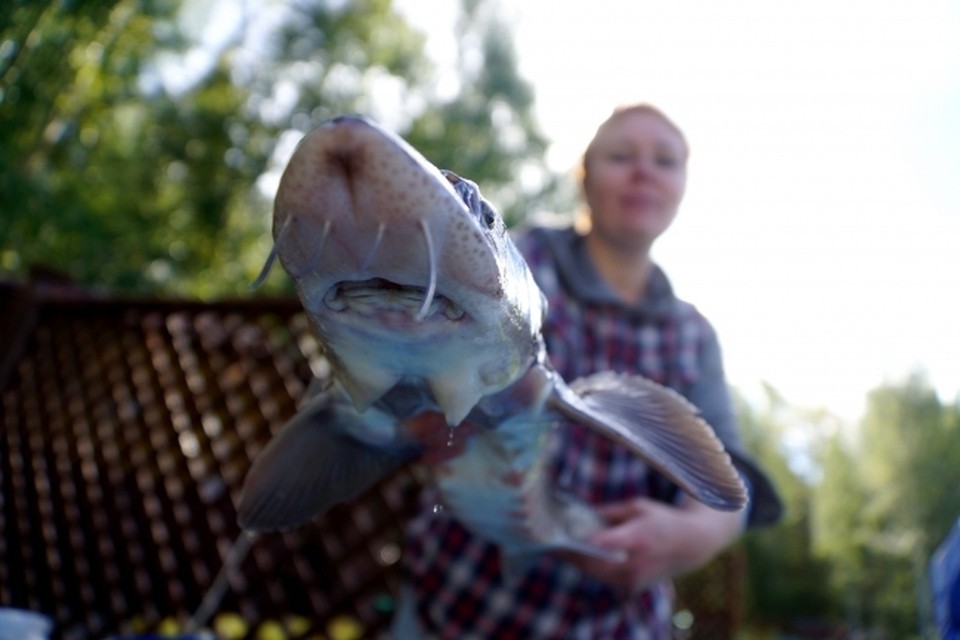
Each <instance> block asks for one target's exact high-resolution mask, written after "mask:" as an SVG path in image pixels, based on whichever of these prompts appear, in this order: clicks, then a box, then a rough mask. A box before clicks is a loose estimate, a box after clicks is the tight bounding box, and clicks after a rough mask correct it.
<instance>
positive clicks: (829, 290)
mask: <svg viewBox="0 0 960 640" xmlns="http://www.w3.org/2000/svg"><path fill="white" fill-rule="evenodd" d="M456 4H457V3H455V2H453V0H450V1H449V2H445V3H434V2H430V3H425V2H421V1H419V0H399V2H398V5H399V6H400V8H401V10H403V11H404V12H405V13H406V14H407V15H408V16H409V18H410V19H411V21H412V22H413V23H414V24H416V25H417V26H419V27H420V28H422V29H424V30H425V31H426V33H427V34H428V52H429V53H430V54H431V56H432V57H434V58H435V59H437V60H440V61H442V60H445V59H449V58H450V56H451V55H452V53H451V52H452V51H453V47H454V42H453V33H452V26H451V25H452V20H453V17H454V9H455V7H456ZM501 8H502V13H501V15H502V17H503V19H504V20H505V22H506V23H507V24H508V26H509V27H510V28H511V29H512V30H513V33H514V43H515V47H516V51H517V56H518V63H519V71H520V73H521V75H522V76H523V77H524V78H526V79H527V80H528V81H529V82H530V83H531V84H532V86H533V88H534V91H535V95H536V107H535V114H536V116H537V119H538V121H539V123H540V125H541V127H542V130H543V132H544V133H545V134H546V136H547V137H548V138H549V139H550V140H551V141H552V144H551V148H550V151H549V155H548V160H549V162H550V164H551V166H553V167H554V168H555V169H557V170H560V171H568V170H572V169H573V168H574V167H575V165H576V163H577V161H578V159H579V156H580V153H581V152H582V150H583V148H584V147H585V146H586V144H587V142H588V141H589V139H590V137H591V135H592V133H593V131H594V130H595V128H596V126H597V125H598V124H599V123H600V121H601V120H603V119H604V118H605V117H606V116H607V115H608V114H609V113H610V111H611V110H612V109H613V107H614V106H616V105H617V104H621V103H626V102H634V101H644V102H651V103H653V104H655V105H657V106H659V107H660V108H662V109H663V110H665V111H666V112H667V113H668V114H669V115H670V116H671V117H672V118H673V119H674V120H675V121H676V122H677V123H678V124H679V125H680V126H681V128H683V129H684V131H685V133H686V135H687V137H688V139H689V141H690V145H691V148H692V155H691V159H690V166H689V176H688V184H687V195H686V198H685V200H684V204H683V206H682V207H681V212H680V216H679V217H678V219H677V222H676V223H675V224H674V227H673V228H672V229H671V230H670V231H669V232H668V233H667V235H665V236H664V237H663V238H662V239H661V240H660V242H659V243H658V245H657V246H656V247H655V250H654V257H655V259H656V260H657V261H658V262H659V263H660V264H661V265H662V266H663V267H664V269H665V270H666V271H667V273H668V275H669V276H670V278H671V280H672V282H673V284H674V288H675V289H676V291H677V293H678V295H680V296H681V297H683V298H685V299H687V300H689V301H690V302H693V303H694V304H695V305H696V306H697V307H698V308H700V309H701V311H703V312H704V313H705V314H706V315H707V317H708V318H709V319H710V320H711V322H712V323H713V324H714V326H715V327H716V329H717V331H718V333H719V335H720V340H721V345H722V347H723V350H724V357H725V364H726V368H727V374H728V377H729V378H730V381H731V383H733V384H734V385H735V386H737V387H738V388H739V389H740V390H741V391H743V392H744V393H746V394H747V395H748V397H750V396H751V395H752V394H754V393H756V392H757V390H759V388H760V386H759V385H760V383H761V382H766V383H769V384H771V385H772V386H773V387H775V388H776V389H777V390H778V391H779V392H780V393H781V394H782V395H783V396H784V397H785V398H786V399H787V400H788V401H789V402H791V404H794V405H797V406H804V407H811V408H826V409H829V410H830V411H832V412H834V413H836V414H837V415H839V416H841V417H845V418H848V419H856V418H858V417H859V416H860V415H861V414H862V412H863V409H864V408H865V402H866V396H867V393H868V392H869V390H870V389H872V388H875V387H876V386H878V385H880V384H883V383H886V382H892V383H897V382H901V381H903V380H904V379H905V378H906V377H907V376H908V375H909V374H910V373H911V372H914V371H924V372H926V374H927V376H928V378H929V380H930V382H931V383H932V384H933V385H934V386H935V388H936V389H937V390H938V392H939V393H940V396H941V399H942V400H943V401H945V402H952V401H953V400H954V399H955V398H956V397H957V395H958V393H960V295H958V291H957V289H958V284H960V282H958V281H960V257H958V255H960V37H957V34H960V2H958V1H957V0H952V1H948V0H899V1H892V0H879V1H878V0H870V1H865V0H844V1H843V2H836V1H835V0H805V1H804V2H786V1H781V0H753V1H730V2H726V1H724V2H721V1H714V2H707V1H695V0H670V1H663V0H659V1H646V0H633V1H626V0H620V1H617V0H591V1H590V2H589V3H584V2H557V1H556V0H524V2H522V3H520V2H518V3H507V2H503V1H501Z"/></svg>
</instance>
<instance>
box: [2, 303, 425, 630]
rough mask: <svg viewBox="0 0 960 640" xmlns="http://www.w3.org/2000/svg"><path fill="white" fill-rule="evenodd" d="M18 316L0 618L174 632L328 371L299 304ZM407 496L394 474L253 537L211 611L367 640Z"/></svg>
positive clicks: (50, 309) (6, 391)
mask: <svg viewBox="0 0 960 640" xmlns="http://www.w3.org/2000/svg"><path fill="white" fill-rule="evenodd" d="M7 311H12V309H10V308H9V307H8V309H7ZM17 312H18V313H19V314H21V317H27V316H31V317H32V318H33V322H32V327H31V330H30V331H29V332H28V337H27V342H26V344H25V345H22V346H21V347H20V349H19V354H20V355H19V358H18V359H17V362H16V365H15V367H13V369H12V370H11V371H10V372H9V374H8V376H7V377H8V380H7V382H6V385H5V386H4V388H3V392H2V396H0V400H2V404H0V421H2V422H0V425H2V429H0V500H2V503H0V514H2V519H0V604H2V605H5V606H15V607H22V608H27V609H32V610H35V611H42V612H45V613H47V614H48V615H50V616H51V617H52V618H53V619H54V620H55V623H56V628H57V635H58V637H64V638H71V639H72V638H76V639H81V638H99V637H104V636H106V635H108V634H110V633H116V632H125V633H131V632H133V631H137V630H144V629H151V630H152V629H156V628H157V627H158V626H160V625H162V624H163V623H164V621H165V620H167V621H169V619H171V618H174V619H179V620H183V619H185V617H186V616H187V615H188V614H189V613H190V612H192V611H193V610H194V609H195V608H196V607H197V606H198V604H199V603H200V600H201V598H202V596H203V594H204V592H205V590H206V588H207V587H208V586H209V584H210V583H211V581H212V580H213V578H214V576H215V574H216V572H217V571H218V570H219V568H220V565H221V562H222V558H223V557H224V556H225V555H226V553H227V551H228V549H229V547H230V545H231V543H232V542H233V540H234V538H235V537H236V536H237V534H238V527H237V525H236V523H235V521H236V513H235V509H234V504H235V503H236V501H237V498H238V496H239V491H240V488H241V486H242V482H243V478H244V475H245V474H246V471H247V469H248V468H249V466H250V463H251V460H252V459H253V458H254V457H255V456H256V455H257V453H258V452H259V451H260V450H261V449H262V448H263V446H264V445H265V444H266V443H267V441H268V440H269V439H270V437H271V436H272V434H273V433H274V432H275V431H276V430H277V429H278V428H279V427H280V426H281V425H282V424H283V423H284V421H285V420H286V419H287V418H288V417H289V416H290V415H292V414H293V413H294V411H295V409H296V404H297V399H298V398H299V397H300V395H301V394H302V392H303V390H304V388H305V384H306V383H307V381H308V380H309V378H310V376H311V373H312V371H313V370H315V371H316V372H317V373H319V374H321V375H322V374H323V373H324V362H323V360H322V358H321V356H320V352H319V348H318V346H317V344H316V342H315V340H314V339H313V338H312V337H311V335H310V333H309V331H308V329H307V323H306V320H305V318H304V316H303V315H302V314H301V313H300V312H299V305H298V304H297V303H296V302H295V301H292V300H291V301H278V302H265V303H261V302H256V303H244V302H240V303H224V304H212V305H203V304H177V303H169V304H164V303H117V302H104V301H91V300H86V301H50V300H47V301H33V305H32V308H29V309H27V308H25V307H24V308H20V309H17ZM7 347H8V348H9V347H10V344H9V343H7ZM418 488H419V481H418V479H417V478H416V477H415V475H413V472H412V471H407V472H404V473H402V474H400V475H398V476H396V477H394V478H392V479H391V480H390V481H389V482H387V483H385V484H383V485H382V486H380V487H378V488H377V489H376V490H374V491H372V492H370V493H369V494H368V495H366V496H365V497H364V498H363V499H362V500H359V501H357V502H356V503H355V504H354V505H351V506H350V507H339V508H337V509H335V510H334V511H333V512H331V513H330V514H329V516H328V517H326V518H324V519H322V520H321V521H318V522H317V523H315V524H311V525H309V526H306V527H303V528H301V529H299V530H297V531H295V532H292V533H289V534H284V535H266V536H261V537H260V538H259V540H258V541H257V543H256V544H255V546H254V547H253V550H252V551H251V553H250V556H249V557H248V559H247V560H246V561H245V562H244V563H243V565H242V570H241V572H240V573H239V574H238V575H237V576H236V578H235V579H234V580H233V581H232V583H231V587H232V588H231V589H230V591H229V593H228V595H227V597H226V599H225V600H224V602H223V604H222V606H221V612H224V611H226V612H234V613H237V614H239V616H240V617H241V618H242V619H244V620H246V621H247V622H248V625H247V630H246V632H245V635H249V636H250V637H254V636H255V634H256V632H257V625H258V624H259V623H261V622H263V621H271V624H275V622H276V621H281V622H282V621H285V620H288V619H290V617H291V616H294V617H296V619H297V620H298V624H297V625H294V626H295V627H296V629H294V631H298V632H297V633H295V634H294V633H292V632H291V634H290V635H296V636H307V635H315V634H322V635H321V637H322V636H323V635H326V632H327V631H328V629H326V624H327V623H328V622H329V621H330V620H334V619H338V620H341V622H342V621H343V620H348V621H351V624H354V626H355V625H356V624H357V623H359V624H360V625H362V626H363V628H365V629H367V630H368V631H367V633H368V634H375V633H376V632H377V631H378V630H380V629H382V628H383V627H384V625H385V623H386V620H387V618H388V616H389V614H390V607H391V598H390V596H391V593H392V592H393V591H394V590H395V587H396V582H397V575H396V573H397V569H396V567H397V564H396V563H397V560H398V558H399V549H400V535H401V530H400V528H401V525H402V523H403V521H404V519H405V518H406V517H407V515H408V513H409V512H410V510H411V508H412V506H413V504H414V501H415V495H416V492H417V490H418ZM303 620H307V621H308V624H306V625H305V624H303ZM168 626H169V625H168Z"/></svg>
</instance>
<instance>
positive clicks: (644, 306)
mask: <svg viewBox="0 0 960 640" xmlns="http://www.w3.org/2000/svg"><path fill="white" fill-rule="evenodd" d="M517 244H518V247H519V249H520V251H521V252H522V253H523V255H524V257H525V258H526V259H527V262H528V263H529V265H530V268H531V269H532V270H533V274H534V277H535V278H536V280H537V283H538V284H539V285H540V287H541V289H542V290H543V292H544V294H545V295H546V296H547V300H548V303H549V311H548V315H547V320H546V323H545V326H544V329H543V333H544V337H545V339H546V343H547V352H548V354H549V357H550V360H551V361H552V363H553V365H554V366H555V367H556V369H557V371H558V372H559V373H560V374H561V375H562V376H563V377H564V379H566V380H568V381H572V380H574V379H576V378H578V377H581V376H584V375H587V374H590V373H594V372H596V371H602V370H614V371H621V372H631V373H639V374H642V375H644V376H647V377H648V378H651V379H653V380H656V381H657V382H659V383H661V384H664V385H667V386H669V387H672V388H674V389H676V390H677V391H679V392H680V393H682V394H684V395H685V396H687V398H688V399H690V400H691V401H692V402H693V403H694V404H696V405H697V406H699V408H700V410H701V412H702V414H703V417H704V418H705V419H706V420H707V422H708V423H710V424H711V425H713V426H714V428H715V429H716V430H717V433H718V435H719V436H720V437H721V439H723V440H724V441H725V442H727V443H728V445H733V446H735V447H736V448H739V439H738V436H737V427H736V423H735V420H734V418H733V413H732V410H731V403H730V398H729V395H728V392H727V387H726V382H725V380H724V376H723V369H722V366H721V364H720V351H719V347H718V344H717V340H716V337H715V334H714V332H713V329H712V328H711V327H710V325H709V324H708V323H707V321H706V320H705V319H704V317H703V316H702V315H700V314H699V313H698V312H697V311H696V309H695V308H694V307H693V306H692V305H689V304H687V303H685V302H682V301H680V300H678V299H677V298H676V297H675V296H674V294H673V291H672V289H671V287H670V284H669V282H668V281H667V279H666V276H664V274H663V272H662V271H660V270H659V268H658V269H655V272H654V274H653V277H652V278H651V282H650V284H649V286H648V289H647V292H646V295H645V298H644V300H642V301H641V302H640V303H639V304H638V305H634V306H628V305H625V304H624V303H623V302H622V301H620V300H619V299H618V298H617V297H616V295H615V294H614V293H613V292H612V291H611V290H610V289H608V288H607V287H606V285H605V284H604V283H603V282H602V281H601V280H600V278H599V276H598V275H597V274H596V272H595V271H594V269H593V267H592V265H591V264H590V262H589V259H588V258H587V255H586V252H585V250H584V247H583V239H582V237H580V236H578V235H577V234H576V233H574V232H573V231H572V230H570V229H552V230H547V229H540V228H538V229H532V230H530V231H529V232H527V233H526V234H524V235H523V236H522V237H520V238H519V240H518V243H517ZM557 433H558V436H557V437H556V438H554V442H553V443H552V452H553V457H552V462H553V472H554V474H555V477H556V480H557V482H558V483H559V484H560V485H561V486H562V487H563V488H564V489H565V490H567V491H570V492H571V493H573V494H575V495H577V496H579V497H580V498H582V499H584V500H585V501H587V502H591V503H602V502H608V501H613V500H624V499H628V498H631V497H635V496H650V495H653V496H655V497H658V498H660V499H666V500H670V499H672V498H673V488H672V487H671V486H670V485H669V484H668V483H667V482H666V481H665V480H664V479H663V478H662V477H660V476H658V475H657V474H655V473H654V472H652V471H650V470H649V469H648V468H647V467H646V465H644V464H643V462H641V461H640V460H638V459H637V458H636V456H634V455H633V454H631V453H630V452H629V451H627V450H626V449H625V448H623V447H621V446H620V445H617V444H615V443H613V442H611V441H609V440H607V439H605V438H603V437H601V436H598V435H596V434H595V433H594V432H592V431H590V430H588V429H586V428H583V427H581V426H578V425H567V426H565V427H563V428H561V429H559V430H557ZM435 504H436V497H435V494H433V492H432V491H427V492H426V494H425V496H424V499H423V510H422V513H421V514H420V515H419V516H418V517H417V518H415V519H414V521H413V522H412V523H411V526H410V528H409V531H408V543H407V548H406V552H405V554H404V558H405V569H406V572H407V576H406V578H407V584H406V587H405V589H406V591H405V594H404V598H403V602H402V603H401V607H402V609H404V610H405V611H406V613H405V615H404V616H398V618H404V619H405V621H404V622H403V623H400V622H399V621H398V623H397V625H395V629H396V632H397V637H398V638H399V637H407V636H406V635H404V634H403V633H402V632H401V628H402V627H403V626H404V624H412V623H413V620H414V619H415V620H416V622H415V624H416V626H417V627H418V630H417V631H416V632H414V633H412V635H410V636H409V637H419V638H450V639H454V638H455V639H457V640H465V639H470V638H474V639H482V638H496V639H498V640H507V639H510V638H518V639H524V640H530V639H533V638H544V639H545V638H558V639H559V638H563V639H571V638H584V639H591V640H594V639H597V638H617V639H619V638H631V639H645V640H665V639H666V638H670V637H671V629H672V624H671V616H672V604H673V589H672V585H671V584H670V583H669V582H663V583H659V584H656V585H654V586H652V587H650V588H649V589H646V590H644V591H639V592H635V593H632V594H630V595H625V594H624V592H623V591H622V590H617V589H614V588H611V587H608V586H606V585H604V584H602V583H599V582H597V581H595V580H592V579H591V578H589V577H587V576H585V575H584V574H582V573H581V572H580V571H579V570H578V569H577V568H575V567H574V566H573V565H571V564H569V563H566V562H564V561H562V560H559V559H557V558H556V557H553V556H551V555H550V554H544V555H543V556H542V557H540V558H539V560H538V561H537V563H536V565H535V566H533V567H532V568H531V569H530V570H528V571H527V572H526V573H524V574H522V575H521V576H511V578H510V579H505V578H504V576H503V575H502V573H501V564H500V554H499V551H498V548H497V547H496V546H495V545H493V544H491V543H489V542H487V541H485V540H483V539H480V538H477V537H476V536H474V535H473V534H471V533H469V532H468V531H467V530H466V529H465V528H464V527H463V526H462V525H460V524H459V523H458V522H457V521H456V520H455V519H453V518H452V517H450V516H449V515H448V514H446V513H445V512H444V511H442V510H440V511H439V512H438V513H435V511H436V510H435V509H434V508H433V507H434V505H435ZM407 633H410V631H409V630H408V631H407Z"/></svg>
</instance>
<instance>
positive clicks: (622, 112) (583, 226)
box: [574, 102, 690, 233]
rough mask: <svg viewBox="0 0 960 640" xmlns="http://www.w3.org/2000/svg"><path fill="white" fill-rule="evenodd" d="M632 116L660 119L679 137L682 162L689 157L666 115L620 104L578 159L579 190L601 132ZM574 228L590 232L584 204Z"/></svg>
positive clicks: (638, 104) (687, 147)
mask: <svg viewBox="0 0 960 640" xmlns="http://www.w3.org/2000/svg"><path fill="white" fill-rule="evenodd" d="M633 114H643V115H650V116H655V117H657V118H660V120H662V121H663V122H664V124H666V125H667V126H668V127H670V129H672V130H673V132H674V133H676V134H677V135H678V136H679V137H680V142H681V143H683V152H684V160H687V159H688V158H689V157H690V145H689V144H688V143H687V137H686V136H685V135H684V134H683V130H682V129H681V128H680V127H678V126H677V124H676V123H675V122H674V121H673V120H671V119H670V118H669V117H667V114H665V113H664V112H663V111H661V110H660V109H658V108H657V107H655V106H653V105H652V104H650V103H647V102H633V103H629V104H622V105H619V106H617V107H615V108H614V110H613V113H611V114H610V115H609V116H607V119H606V120H604V121H603V122H601V123H600V126H598V127H597V130H596V131H595V132H594V134H593V137H592V138H591V139H590V142H589V143H588V144H587V148H586V149H585V150H584V152H583V156H581V158H580V165H579V166H578V167H577V175H576V178H577V182H578V183H579V184H580V187H581V189H582V188H583V181H584V179H585V178H586V177H587V161H588V160H589V159H590V155H591V152H592V151H593V149H594V146H595V145H596V142H597V138H599V137H600V132H601V131H603V129H604V128H605V127H607V126H609V125H610V123H612V122H614V121H616V120H619V119H620V118H622V117H623V116H627V115H633ZM574 228H575V229H576V230H577V231H578V232H580V233H587V232H588V231H589V230H590V210H589V209H588V208H587V207H586V203H584V206H583V207H581V208H580V211H579V212H578V213H577V215H576V217H575V219H574Z"/></svg>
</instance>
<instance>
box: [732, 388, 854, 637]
mask: <svg viewBox="0 0 960 640" xmlns="http://www.w3.org/2000/svg"><path fill="white" fill-rule="evenodd" d="M738 414H739V416H740V422H741V427H742V429H743V436H744V439H745V442H746V444H747V446H748V447H749V449H750V450H751V451H752V452H753V453H754V455H756V457H757V460H758V461H759V463H760V464H761V465H762V467H763V468H764V470H765V471H766V472H767V473H768V474H769V475H770V478H771V479H772V480H773V482H774V484H775V485H776V487H777V490H778V491H779V493H780V496H781V498H782V500H783V502H784V506H785V513H784V517H783V519H782V520H781V522H779V523H778V524H777V525H775V526H774V527H771V528H769V529H762V530H759V531H753V532H749V533H748V534H747V535H746V536H745V538H744V540H743V543H742V544H743V547H744V549H745V551H746V554H747V602H746V609H747V620H748V625H749V626H751V627H754V628H779V629H783V628H789V627H790V626H791V625H792V624H793V623H794V622H796V621H798V620H809V619H820V620H829V619H831V618H835V617H836V610H835V603H834V599H833V598H832V597H831V593H830V591H829V590H828V589H825V588H824V583H825V582H826V580H827V576H828V571H829V567H828V566H827V564H826V563H824V562H823V561H821V560H819V559H818V558H817V557H816V556H815V554H814V550H813V540H812V523H811V510H812V492H811V488H810V485H809V481H808V479H806V478H803V477H802V476H800V475H799V474H798V473H797V472H796V471H794V470H792V469H791V467H790V464H789V460H788V456H787V451H786V450H785V449H784V447H783V443H784V441H785V440H786V439H787V434H788V432H789V431H791V430H796V429H803V430H806V431H808V432H810V431H813V432H820V431H822V430H823V429H825V428H826V427H825V424H826V423H828V422H829V416H822V415H812V414H809V415H808V414H804V413H803V412H799V411H797V410H795V409H793V408H791V407H790V406H789V405H787V403H786V402H785V401H784V400H783V399H782V398H781V397H780V396H779V395H777V393H776V392H775V391H774V390H773V389H770V388H768V389H767V397H766V403H765V405H764V406H762V407H759V408H758V407H755V406H750V405H748V404H747V403H746V402H744V401H743V400H742V399H741V400H740V402H739V406H738Z"/></svg>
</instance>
